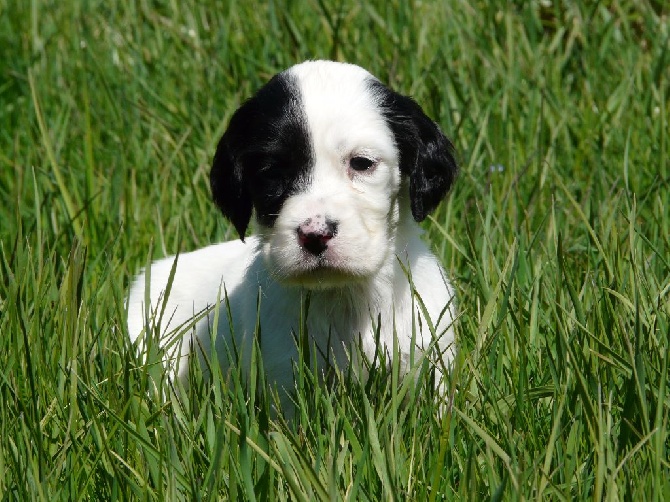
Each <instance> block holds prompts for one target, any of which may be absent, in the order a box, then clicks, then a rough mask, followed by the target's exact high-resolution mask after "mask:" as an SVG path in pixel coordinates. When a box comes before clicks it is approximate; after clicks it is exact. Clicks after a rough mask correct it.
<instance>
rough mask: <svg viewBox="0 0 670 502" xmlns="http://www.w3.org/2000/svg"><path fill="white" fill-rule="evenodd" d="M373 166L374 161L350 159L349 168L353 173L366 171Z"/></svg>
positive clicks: (357, 158)
mask: <svg viewBox="0 0 670 502" xmlns="http://www.w3.org/2000/svg"><path fill="white" fill-rule="evenodd" d="M374 165H375V161H374V160H372V159H368V158H367V157H351V159H349V167H350V168H352V169H353V170H354V171H359V172H360V171H367V170H368V169H370V168H371V167H373V166H374Z"/></svg>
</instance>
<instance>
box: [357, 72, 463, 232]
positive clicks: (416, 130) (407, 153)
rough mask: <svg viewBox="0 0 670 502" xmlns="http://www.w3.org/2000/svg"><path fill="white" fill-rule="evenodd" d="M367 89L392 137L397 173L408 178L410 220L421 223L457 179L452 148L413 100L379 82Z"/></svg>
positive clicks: (456, 168) (371, 81)
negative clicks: (393, 137) (379, 109)
mask: <svg viewBox="0 0 670 502" xmlns="http://www.w3.org/2000/svg"><path fill="white" fill-rule="evenodd" d="M370 89H371V91H372V93H373V95H374V96H376V98H377V99H378V104H379V106H380V107H381V111H382V113H383V115H384V118H385V119H386V121H387V123H388V125H389V127H390V128H391V131H393V135H394V136H395V141H396V146H397V147H398V150H399V155H400V172H401V173H402V174H404V175H405V176H408V177H409V195H410V204H411V208H412V216H413V217H414V219H415V220H416V221H423V220H424V219H425V218H426V216H428V214H429V213H430V212H431V211H433V210H434V209H435V208H436V207H437V205H438V204H439V203H440V201H441V200H442V199H443V198H444V196H445V195H446V194H447V192H448V191H449V188H451V185H452V184H453V182H454V180H455V179H456V175H457V174H458V166H457V164H456V159H455V157H454V147H453V145H452V144H451V142H450V141H449V140H448V139H447V137H446V136H445V135H444V134H442V131H441V130H440V128H439V127H438V126H437V124H435V122H433V121H432V120H430V119H429V118H428V117H427V116H426V114H425V113H423V110H422V109H421V107H420V106H419V105H418V104H416V102H415V101H414V100H413V99H412V98H409V97H407V96H403V95H402V94H398V93H397V92H394V91H392V90H391V89H389V88H388V87H386V86H385V85H383V84H382V83H381V82H379V81H378V80H370Z"/></svg>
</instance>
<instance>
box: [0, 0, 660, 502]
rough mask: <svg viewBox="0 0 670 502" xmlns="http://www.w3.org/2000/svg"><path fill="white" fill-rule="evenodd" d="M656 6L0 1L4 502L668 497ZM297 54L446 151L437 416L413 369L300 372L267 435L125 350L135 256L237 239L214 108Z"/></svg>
mask: <svg viewBox="0 0 670 502" xmlns="http://www.w3.org/2000/svg"><path fill="white" fill-rule="evenodd" d="M669 14H670V11H669V10H668V7H667V6H666V5H665V2H661V1H652V0H644V1H633V0H612V1H606V2H586V1H585V0H578V1H575V2H517V1H510V2H502V1H496V2H474V3H473V2H459V1H449V2H419V1H411V2H404V1H399V0H398V1H394V0H391V1H381V0H379V1H376V0H375V1H372V2H369V3H363V4H361V3H359V2H350V1H346V0H341V1H338V2H332V3H328V2H323V1H320V0H311V1H307V2H295V1H294V2H275V1H269V2H252V1H247V2H236V1H234V0H233V1H230V2H221V3H219V2H196V1H193V0H184V1H182V2H150V1H144V0H142V1H140V2H130V1H128V0H121V1H119V2H96V1H91V2H77V1H74V0H65V1H62V2H57V3H54V2H50V1H47V0H34V1H32V2H10V1H9V0H0V196H1V197H2V199H1V200H2V202H3V203H2V205H1V206H0V393H1V395H0V493H1V494H2V498H3V500H4V499H7V500H10V499H14V500H30V499H45V500H80V499H96V500H97V499H102V500H111V499H128V498H132V499H151V500H177V499H185V498H190V499H219V498H224V499H228V498H230V499H238V498H239V499H270V500H272V499H297V500H312V499H340V498H343V499H350V500H358V499H375V500H378V499H400V500H402V499H412V500H436V499H449V500H451V499H472V500H481V499H495V500H499V499H537V500H543V499H546V498H550V499H568V500H571V499H595V500H601V499H607V500H618V499H626V500H664V499H668V498H670V481H669V480H670V461H669V460H668V458H669V456H670V455H669V449H670V436H669V424H668V420H669V417H670V391H669V390H668V359H669V358H670V343H669V341H668V335H669V329H670V328H669V317H670V316H669V313H670V300H669V295H670V264H669V262H670V210H669V209H668V208H670V187H669V183H670V165H669V164H670V162H669V160H668V148H669V141H668V137H669V132H670V128H669V126H668V116H669V112H670V105H669V103H668V94H669V91H670V87H669V84H668V82H669V78H670V74H669V72H668V66H669V65H670V42H669V35H670V32H669V30H668V15H669ZM307 58H334V59H339V60H346V61H350V62H353V63H358V64H361V65H362V66H365V67H366V68H368V69H369V70H370V71H371V72H372V73H374V74H376V75H378V76H379V77H380V78H381V79H382V80H384V81H385V82H388V83H389V84H390V85H392V86H393V87H394V88H396V89H398V90H399V91H401V92H404V93H408V94H411V95H413V96H414V97H415V98H416V100H417V101H418V102H419V103H421V104H422V106H423V107H424V109H425V110H426V111H427V112H428V113H429V115H431V116H432V117H433V118H435V119H436V120H437V121H438V122H439V123H440V124H441V125H442V127H443V128H444V130H445V131H446V132H447V133H448V135H450V137H452V138H453V140H454V143H455V144H456V146H457V150H458V151H459V155H460V161H461V162H460V163H461V165H462V170H461V176H460V178H459V180H458V182H457V185H456V187H455V189H454V190H453V192H452V193H451V195H450V197H449V198H448V200H447V201H446V202H445V203H444V204H443V205H442V206H441V207H440V209H439V210H438V211H437V212H436V214H434V215H433V217H432V219H431V221H430V222H428V223H427V224H426V230H427V233H426V237H427V239H428V240H429V241H430V243H431V246H432V248H433V249H434V250H435V252H436V253H437V254H438V255H439V256H440V257H441V258H442V261H443V263H444V264H445V266H446V267H447V269H448V270H449V271H450V274H451V275H452V277H453V278H454V281H455V283H456V285H457V288H458V297H459V305H460V317H459V320H458V326H457V337H458V342H459V346H460V352H459V356H458V362H457V365H456V368H455V369H454V370H453V371H452V372H451V373H450V374H448V375H447V376H446V377H445V378H446V379H447V382H446V387H447V388H449V389H451V391H450V394H451V395H452V397H453V403H451V405H448V406H445V405H444V403H443V410H444V413H442V414H440V413H438V406H437V405H436V403H435V402H436V400H437V398H436V397H435V396H434V395H433V393H432V392H431V389H432V388H433V387H432V383H431V379H432V378H433V373H432V372H431V371H430V366H429V365H427V364H424V365H422V366H421V367H419V368H417V372H418V378H417V381H416V382H415V381H414V380H413V379H408V380H404V381H402V380H399V379H398V378H397V375H396V373H397V368H394V366H393V365H389V366H388V367H386V366H385V365H383V364H382V365H381V367H378V368H376V369H372V370H371V375H370V379H369V380H368V381H367V382H358V381H357V380H356V379H355V377H354V376H353V375H350V374H347V373H345V374H335V375H334V376H333V378H332V383H331V384H330V385H322V384H320V383H319V381H318V375H317V374H316V372H315V371H314V369H313V368H312V367H311V366H310V365H309V364H308V363H307V360H308V359H309V358H305V360H303V361H300V362H298V367H297V368H296V371H297V372H298V375H299V383H300V385H299V388H298V391H297V394H296V396H295V397H296V401H297V403H298V413H297V416H296V424H292V425H291V424H287V423H286V422H284V421H283V420H282V419H281V418H280V417H275V416H274V415H273V414H272V413H271V411H270V406H271V403H272V402H273V396H272V392H271V391H269V390H268V389H267V387H266V385H265V384H264V382H263V379H262V373H260V372H259V373H258V374H257V375H256V377H257V380H252V381H253V382H254V383H253V385H252V388H251V389H247V390H245V389H244V387H243V386H242V385H241V384H240V383H239V382H237V381H235V380H234V379H233V382H232V383H230V384H228V383H225V382H224V381H223V380H222V379H221V378H220V376H219V377H217V376H216V375H215V376H214V378H212V379H211V380H210V381H209V382H206V381H205V380H204V379H203V378H202V376H201V373H200V372H199V371H200V370H199V369H198V368H194V372H193V373H192V377H191V385H190V387H189V388H188V390H184V389H179V388H177V389H172V388H171V386H170V384H169V382H168V381H166V379H165V375H164V374H163V370H162V366H161V365H160V364H159V361H160V354H153V356H152V358H150V360H149V361H145V362H143V363H142V362H140V361H139V360H138V359H137V357H136V355H135V351H134V348H133V347H131V345H130V344H129V342H128V338H127V333H126V327H125V314H124V298H125V295H126V292H127V286H128V283H129V280H130V279H131V278H132V276H133V274H134V273H135V272H137V271H138V270H139V268H140V267H141V266H142V265H143V264H145V263H146V261H147V259H151V258H156V257H160V256H164V255H167V254H172V253H175V252H177V251H184V250H190V249H195V248H197V247H201V246H204V245H206V244H209V243H211V242H216V241H221V240H224V239H227V238H233V237H234V235H233V231H232V230H231V228H230V227H229V226H228V225H227V223H226V222H225V221H223V219H222V218H221V217H220V216H219V215H218V214H217V211H216V210H215V208H214V206H213V204H212V203H211V202H210V198H209V192H208V187H207V175H208V168H209V163H210V160H211V157H212V153H213V151H214V148H215V145H216V141H217V139H218V137H219V136H220V135H221V134H222V132H223V131H224V129H225V126H226V124H227V121H228V119H229V117H230V115H231V114H232V112H233V111H234V110H235V109H236V107H237V106H238V105H239V104H240V102H241V101H242V100H243V99H245V98H246V97H248V96H249V95H250V94H252V93H253V91H254V90H255V89H257V88H258V87H259V86H260V85H261V84H262V83H263V82H264V81H265V80H266V79H267V78H269V77H270V76H271V75H272V74H274V73H275V72H277V71H279V70H281V69H283V68H285V67H287V66H289V65H290V64H293V63H295V62H298V61H301V60H304V59H307ZM149 253H151V255H150V256H149ZM259 364H260V363H259ZM152 382H162V384H161V385H162V387H161V388H160V389H159V390H158V391H155V390H154V389H153V388H152Z"/></svg>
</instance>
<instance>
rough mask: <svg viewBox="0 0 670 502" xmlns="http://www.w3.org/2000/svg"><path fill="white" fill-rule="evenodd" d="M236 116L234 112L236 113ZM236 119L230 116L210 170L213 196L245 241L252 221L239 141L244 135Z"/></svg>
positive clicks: (250, 202)
mask: <svg viewBox="0 0 670 502" xmlns="http://www.w3.org/2000/svg"><path fill="white" fill-rule="evenodd" d="M236 115H237V114H236ZM237 122H239V120H236V119H235V116H233V119H232V120H231V122H230V125H229V127H228V130H227V131H226V133H225V134H224V135H223V137H222V138H221V140H220V141H219V145H218V146H217V147H216V154H214V161H213V162H212V170H211V171H210V173H209V183H210V186H211V188H212V198H213V199H214V202H215V203H216V205H217V206H218V207H219V209H220V210H221V212H222V213H223V215H224V216H225V217H226V218H228V219H229V220H230V221H231V223H232V224H233V225H234V226H235V230H237V233H238V234H239V236H240V239H242V240H244V234H245V232H246V231H247V227H248V226H249V220H251V210H252V201H251V194H250V193H249V191H248V189H247V186H246V180H245V169H244V166H243V164H242V160H241V158H240V157H241V156H240V150H241V148H240V147H241V145H240V144H239V142H240V141H243V139H242V137H240V136H243V135H241V134H240V131H239V130H238V129H239V127H238V125H237Z"/></svg>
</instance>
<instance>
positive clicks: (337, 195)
mask: <svg viewBox="0 0 670 502" xmlns="http://www.w3.org/2000/svg"><path fill="white" fill-rule="evenodd" d="M455 174H456V164H455V162H454V159H453V153H452V147H451V144H450V143H449V141H448V140H447V139H446V138H445V137H444V135H442V133H441V132H440V131H439V129H438V128H437V126H436V125H435V124H434V123H433V122H432V121H430V120H429V119H428V118H427V117H426V116H425V115H424V114H423V112H422V111H421V109H420V108H419V107H418V105H416V104H415V103H414V102H413V101H412V100H411V99H409V98H406V97H404V96H401V95H399V94H396V93H394V92H393V91H390V90H389V89H387V88H386V87H384V86H383V85H382V84H380V83H379V81H378V80H376V79H375V78H374V77H372V76H371V75H370V74H369V73H368V72H366V71H365V70H363V69H362V68H359V67H357V66H353V65H347V64H342V63H333V62H326V61H313V62H307V63H303V64H300V65H297V66H294V67H292V68H290V69H289V70H287V71H285V72H283V73H280V74H278V75H277V76H275V77H274V78H273V79H272V80H271V81H270V82H269V83H268V84H266V85H265V86H264V87H263V88H262V89H261V90H260V91H259V92H258V93H257V94H256V96H254V97H253V98H252V99H250V100H249V101H247V102H246V103H245V104H244V105H243V106H242V107H241V108H240V109H239V110H238V111H237V112H236V113H235V114H234V116H233V118H232V119H231V122H230V125H229V128H228V130H227V131H226V133H225V134H224V136H223V137H222V138H221V141H220V142H219V145H218V148H217V152H216V155H215V158H214V163H213V167H212V172H211V175H210V179H211V185H212V192H213V195H214V200H215V202H216V203H217V205H218V206H219V207H220V208H221V210H222V212H223V214H224V215H225V216H227V217H228V218H229V219H230V220H231V221H232V223H233V224H234V225H235V227H236V229H237V231H238V232H239V234H240V237H241V238H243V237H244V233H245V231H246V228H247V226H248V223H249V220H250V218H251V214H252V209H253V210H255V214H256V219H257V221H258V223H259V227H260V233H261V238H262V243H263V254H264V257H265V259H266V261H267V263H268V268H269V270H270V271H271V272H272V273H273V274H275V276H276V277H277V278H278V279H279V280H281V281H284V282H287V283H299V284H302V285H304V286H306V287H313V288H317V287H331V286H336V285H338V284H342V283H348V282H352V281H356V280H365V279H366V278H369V277H371V276H373V275H374V274H375V273H377V272H378V271H379V269H380V268H381V266H382V265H383V263H384V262H385V261H386V260H387V259H388V258H389V255H390V254H392V253H394V252H395V248H394V245H393V243H394V238H395V229H396V225H397V223H398V219H399V217H400V215H399V207H400V206H399V197H409V199H410V204H408V206H410V207H411V211H412V214H413V216H414V218H415V219H416V220H417V221H420V220H422V219H423V218H424V217H425V216H426V214H427V213H428V212H429V211H431V210H432V209H434V207H435V206H436V205H437V203H438V202H439V200H440V199H442V197H443V196H444V195H445V193H446V191H447V190H448V188H449V186H450V185H451V182H452V181H453V178H454V176H455ZM403 178H406V179H407V183H402V179H403ZM401 186H402V187H405V190H408V191H409V193H400V191H401Z"/></svg>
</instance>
